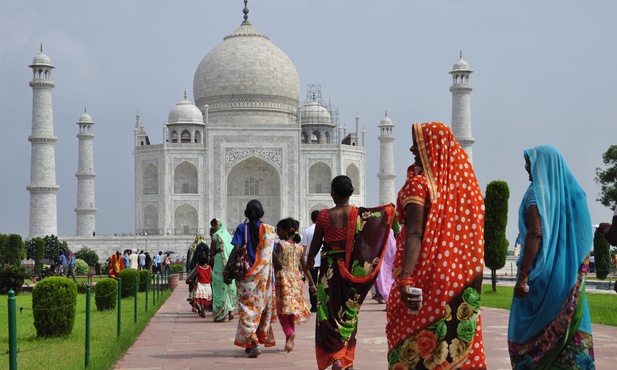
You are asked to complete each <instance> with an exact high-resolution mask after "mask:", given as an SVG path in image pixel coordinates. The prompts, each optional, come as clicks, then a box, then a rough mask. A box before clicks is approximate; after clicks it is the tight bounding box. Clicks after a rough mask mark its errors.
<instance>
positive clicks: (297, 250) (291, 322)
mask: <svg viewBox="0 0 617 370" xmlns="http://www.w3.org/2000/svg"><path fill="white" fill-rule="evenodd" d="M298 228H299V223H298V221H296V220H294V219H293V218H291V217H289V218H285V219H283V220H281V221H279V223H278V224H277V225H276V233H277V234H278V236H279V238H280V242H279V243H278V244H277V245H276V250H275V258H274V259H273V260H274V264H275V267H276V268H277V271H276V279H275V289H276V311H277V315H278V318H279V322H280V323H281V327H282V328H283V332H284V333H285V338H286V340H285V351H287V352H291V351H292V350H293V346H294V339H295V337H296V324H301V323H303V322H305V321H306V320H308V318H309V317H310V315H311V312H310V309H309V307H308V305H307V304H306V301H305V299H304V296H303V286H304V284H303V282H304V280H303V278H306V279H307V280H308V281H309V292H310V293H311V294H313V295H315V294H316V293H317V290H316V289H315V282H314V281H313V278H312V276H311V273H310V271H309V270H308V267H307V265H306V261H305V259H304V247H303V246H302V245H301V244H300V240H301V237H300V234H298Z"/></svg>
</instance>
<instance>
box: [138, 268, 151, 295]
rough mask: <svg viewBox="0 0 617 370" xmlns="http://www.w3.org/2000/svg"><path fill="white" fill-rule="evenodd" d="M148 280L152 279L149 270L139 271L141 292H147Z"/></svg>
mask: <svg viewBox="0 0 617 370" xmlns="http://www.w3.org/2000/svg"><path fill="white" fill-rule="evenodd" d="M148 279H150V271H149V270H139V291H140V292H142V293H143V292H145V291H146V289H147V287H148Z"/></svg>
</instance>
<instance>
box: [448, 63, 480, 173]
mask: <svg viewBox="0 0 617 370" xmlns="http://www.w3.org/2000/svg"><path fill="white" fill-rule="evenodd" d="M472 73H473V71H472V70H470V69H469V64H467V62H466V61H464V60H463V52H462V51H461V56H460V59H459V60H458V61H457V62H456V63H454V67H452V70H451V71H450V74H451V75H452V86H451V87H450V92H451V93H452V132H453V133H454V137H455V138H456V140H457V141H458V142H459V144H461V146H462V147H463V149H464V150H465V151H466V152H467V154H468V155H469V161H470V162H472V163H473V160H472V156H471V147H472V146H473V144H474V143H475V142H476V139H475V138H474V137H473V136H471V90H473V87H472V86H471V84H470V83H469V75H471V74H472Z"/></svg>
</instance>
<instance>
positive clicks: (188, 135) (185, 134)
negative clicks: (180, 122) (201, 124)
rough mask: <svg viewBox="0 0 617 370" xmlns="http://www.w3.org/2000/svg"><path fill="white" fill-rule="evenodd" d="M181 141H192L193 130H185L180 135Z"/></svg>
mask: <svg viewBox="0 0 617 370" xmlns="http://www.w3.org/2000/svg"><path fill="white" fill-rule="evenodd" d="M180 142H181V143H190V142H191V132H190V131H189V130H183V131H182V134H181V135H180Z"/></svg>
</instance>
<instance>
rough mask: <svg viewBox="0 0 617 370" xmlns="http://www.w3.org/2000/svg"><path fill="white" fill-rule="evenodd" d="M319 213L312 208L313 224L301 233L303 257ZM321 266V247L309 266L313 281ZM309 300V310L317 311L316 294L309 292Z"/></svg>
mask: <svg viewBox="0 0 617 370" xmlns="http://www.w3.org/2000/svg"><path fill="white" fill-rule="evenodd" d="M318 215H319V211H318V210H314V211H313V212H311V221H312V222H313V224H312V225H311V226H309V227H308V228H307V229H306V230H304V232H303V233H302V241H301V243H302V247H304V257H305V258H306V257H308V252H309V248H310V247H311V241H312V240H313V233H314V232H315V222H317V216H318ZM320 266H321V247H320V248H319V252H317V254H316V255H315V264H314V266H313V267H312V268H310V267H309V270H310V272H311V277H312V278H313V281H317V276H318V274H319V267H320ZM309 300H310V302H311V312H317V295H316V294H310V295H309Z"/></svg>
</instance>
